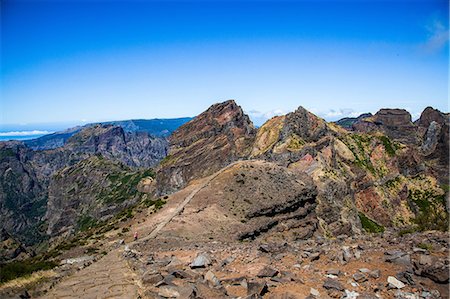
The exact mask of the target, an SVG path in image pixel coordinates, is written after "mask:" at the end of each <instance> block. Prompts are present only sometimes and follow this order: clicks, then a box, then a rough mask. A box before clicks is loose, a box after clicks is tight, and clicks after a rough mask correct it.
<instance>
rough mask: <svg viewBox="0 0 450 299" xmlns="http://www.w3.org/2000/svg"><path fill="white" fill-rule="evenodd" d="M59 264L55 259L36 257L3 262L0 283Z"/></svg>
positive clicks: (0, 268) (0, 267)
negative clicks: (48, 259)
mask: <svg viewBox="0 0 450 299" xmlns="http://www.w3.org/2000/svg"><path fill="white" fill-rule="evenodd" d="M57 265H58V264H57V263H55V262H53V261H45V260H39V259H36V258H31V259H27V260H23V261H14V262H11V263H7V264H3V265H0V283H4V282H7V281H9V280H12V279H15V278H18V277H23V276H26V275H30V274H31V273H33V272H36V271H40V270H50V269H53V268H54V267H56V266H57Z"/></svg>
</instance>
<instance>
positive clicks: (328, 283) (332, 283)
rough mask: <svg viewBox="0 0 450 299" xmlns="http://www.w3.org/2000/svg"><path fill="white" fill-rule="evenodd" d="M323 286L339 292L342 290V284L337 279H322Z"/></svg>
mask: <svg viewBox="0 0 450 299" xmlns="http://www.w3.org/2000/svg"><path fill="white" fill-rule="evenodd" d="M323 287H324V288H325V289H327V290H331V289H334V290H338V291H341V292H342V291H344V286H343V285H342V284H341V283H340V282H339V281H337V280H335V279H331V278H328V279H326V280H325V281H324V283H323Z"/></svg>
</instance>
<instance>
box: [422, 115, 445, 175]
mask: <svg viewBox="0 0 450 299" xmlns="http://www.w3.org/2000/svg"><path fill="white" fill-rule="evenodd" d="M415 124H416V125H417V126H418V134H419V136H420V137H421V140H422V142H421V145H420V152H421V154H422V155H423V156H424V159H425V160H427V163H428V164H429V165H430V168H431V169H432V171H433V172H434V173H435V176H437V177H439V179H440V181H441V182H442V184H447V183H448V173H449V159H448V155H449V142H450V141H449V128H450V127H449V124H450V118H449V115H448V114H445V113H442V112H440V111H439V110H436V109H433V108H431V107H427V108H426V109H425V110H424V111H423V112H422V114H421V116H420V118H419V119H418V120H417V121H416V123H415ZM445 180H447V183H446V182H445Z"/></svg>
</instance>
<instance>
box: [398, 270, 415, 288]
mask: <svg viewBox="0 0 450 299" xmlns="http://www.w3.org/2000/svg"><path fill="white" fill-rule="evenodd" d="M395 277H396V278H397V279H398V280H400V281H401V282H403V283H406V284H409V285H415V284H416V283H415V282H414V279H413V277H412V274H411V273H409V272H404V271H403V272H398V273H397V274H395Z"/></svg>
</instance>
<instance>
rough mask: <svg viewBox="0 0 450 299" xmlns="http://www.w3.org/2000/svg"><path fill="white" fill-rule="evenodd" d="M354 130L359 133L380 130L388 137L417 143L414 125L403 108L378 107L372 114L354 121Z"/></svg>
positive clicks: (409, 115)
mask: <svg viewBox="0 0 450 299" xmlns="http://www.w3.org/2000/svg"><path fill="white" fill-rule="evenodd" d="M352 128H353V130H354V131H357V132H361V133H371V132H376V131H379V132H382V133H383V134H385V135H387V136H388V137H389V138H393V139H397V140H400V141H402V142H406V143H410V144H417V142H418V141H417V132H416V126H414V124H413V123H412V122H411V114H410V113H409V112H408V111H406V110H405V109H380V110H379V111H378V112H377V113H376V114H375V115H374V116H372V117H367V118H364V119H361V120H359V121H357V122H355V123H354V124H353V126H352Z"/></svg>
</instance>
